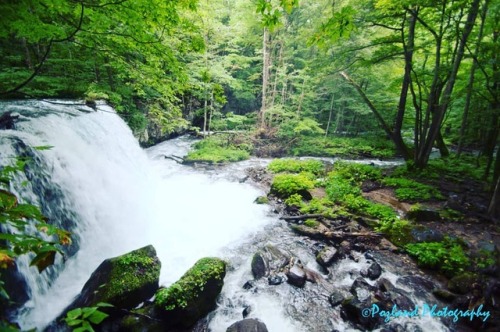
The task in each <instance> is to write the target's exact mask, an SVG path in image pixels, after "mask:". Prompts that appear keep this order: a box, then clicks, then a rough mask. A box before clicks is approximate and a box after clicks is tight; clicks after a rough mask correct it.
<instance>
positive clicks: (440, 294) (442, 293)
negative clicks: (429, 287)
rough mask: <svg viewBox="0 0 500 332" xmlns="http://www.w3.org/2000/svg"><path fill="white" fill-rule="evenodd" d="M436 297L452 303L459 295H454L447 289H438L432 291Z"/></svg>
mask: <svg viewBox="0 0 500 332" xmlns="http://www.w3.org/2000/svg"><path fill="white" fill-rule="evenodd" d="M432 294H434V296H435V297H437V298H438V299H440V300H442V301H445V302H448V303H451V302H453V301H455V299H456V298H457V294H454V293H452V292H450V291H448V290H446V289H442V288H438V289H435V290H433V291H432Z"/></svg>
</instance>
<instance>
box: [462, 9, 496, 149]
mask: <svg viewBox="0 0 500 332" xmlns="http://www.w3.org/2000/svg"><path fill="white" fill-rule="evenodd" d="M488 4H489V1H485V2H484V4H483V8H482V10H481V15H480V17H481V25H480V27H479V34H478V37H477V39H476V45H475V50H474V53H475V55H474V56H473V60H472V67H471V69H470V73H469V83H468V84H467V96H466V97H465V106H464V114H463V116H462V124H461V125H460V136H459V139H458V148H457V157H459V158H460V155H461V154H462V150H463V144H464V138H465V130H466V129H467V121H468V118H469V110H470V104H471V100H472V91H473V87H474V80H475V74H476V69H477V67H478V63H477V56H478V55H479V51H480V47H481V41H482V40H483V32H484V22H485V21H486V13H487V11H488Z"/></svg>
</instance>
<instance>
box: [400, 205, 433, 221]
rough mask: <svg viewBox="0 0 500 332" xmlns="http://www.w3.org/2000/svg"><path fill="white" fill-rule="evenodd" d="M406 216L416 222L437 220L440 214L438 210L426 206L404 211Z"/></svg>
mask: <svg viewBox="0 0 500 332" xmlns="http://www.w3.org/2000/svg"><path fill="white" fill-rule="evenodd" d="M406 218H407V219H409V220H413V221H416V222H422V221H439V220H441V215H440V214H439V212H438V211H436V210H433V209H431V208H428V207H418V208H412V209H410V211H408V212H407V213H406Z"/></svg>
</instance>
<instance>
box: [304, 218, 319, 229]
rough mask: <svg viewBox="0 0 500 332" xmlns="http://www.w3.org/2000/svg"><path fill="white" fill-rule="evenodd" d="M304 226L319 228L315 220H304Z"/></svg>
mask: <svg viewBox="0 0 500 332" xmlns="http://www.w3.org/2000/svg"><path fill="white" fill-rule="evenodd" d="M304 225H305V226H307V227H311V228H316V227H318V226H319V221H317V220H315V219H306V220H305V221H304Z"/></svg>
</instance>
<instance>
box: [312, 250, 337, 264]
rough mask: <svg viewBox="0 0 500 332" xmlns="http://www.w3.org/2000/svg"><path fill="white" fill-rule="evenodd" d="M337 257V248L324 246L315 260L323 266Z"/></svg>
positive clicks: (331, 262)
mask: <svg viewBox="0 0 500 332" xmlns="http://www.w3.org/2000/svg"><path fill="white" fill-rule="evenodd" d="M338 257H339V254H338V251H337V249H335V248H334V247H326V248H324V249H323V250H321V251H320V252H319V254H318V255H317V256H316V262H318V264H319V265H321V266H323V267H328V266H330V265H332V264H333V263H334V262H335V260H336V259H337V258H338Z"/></svg>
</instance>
